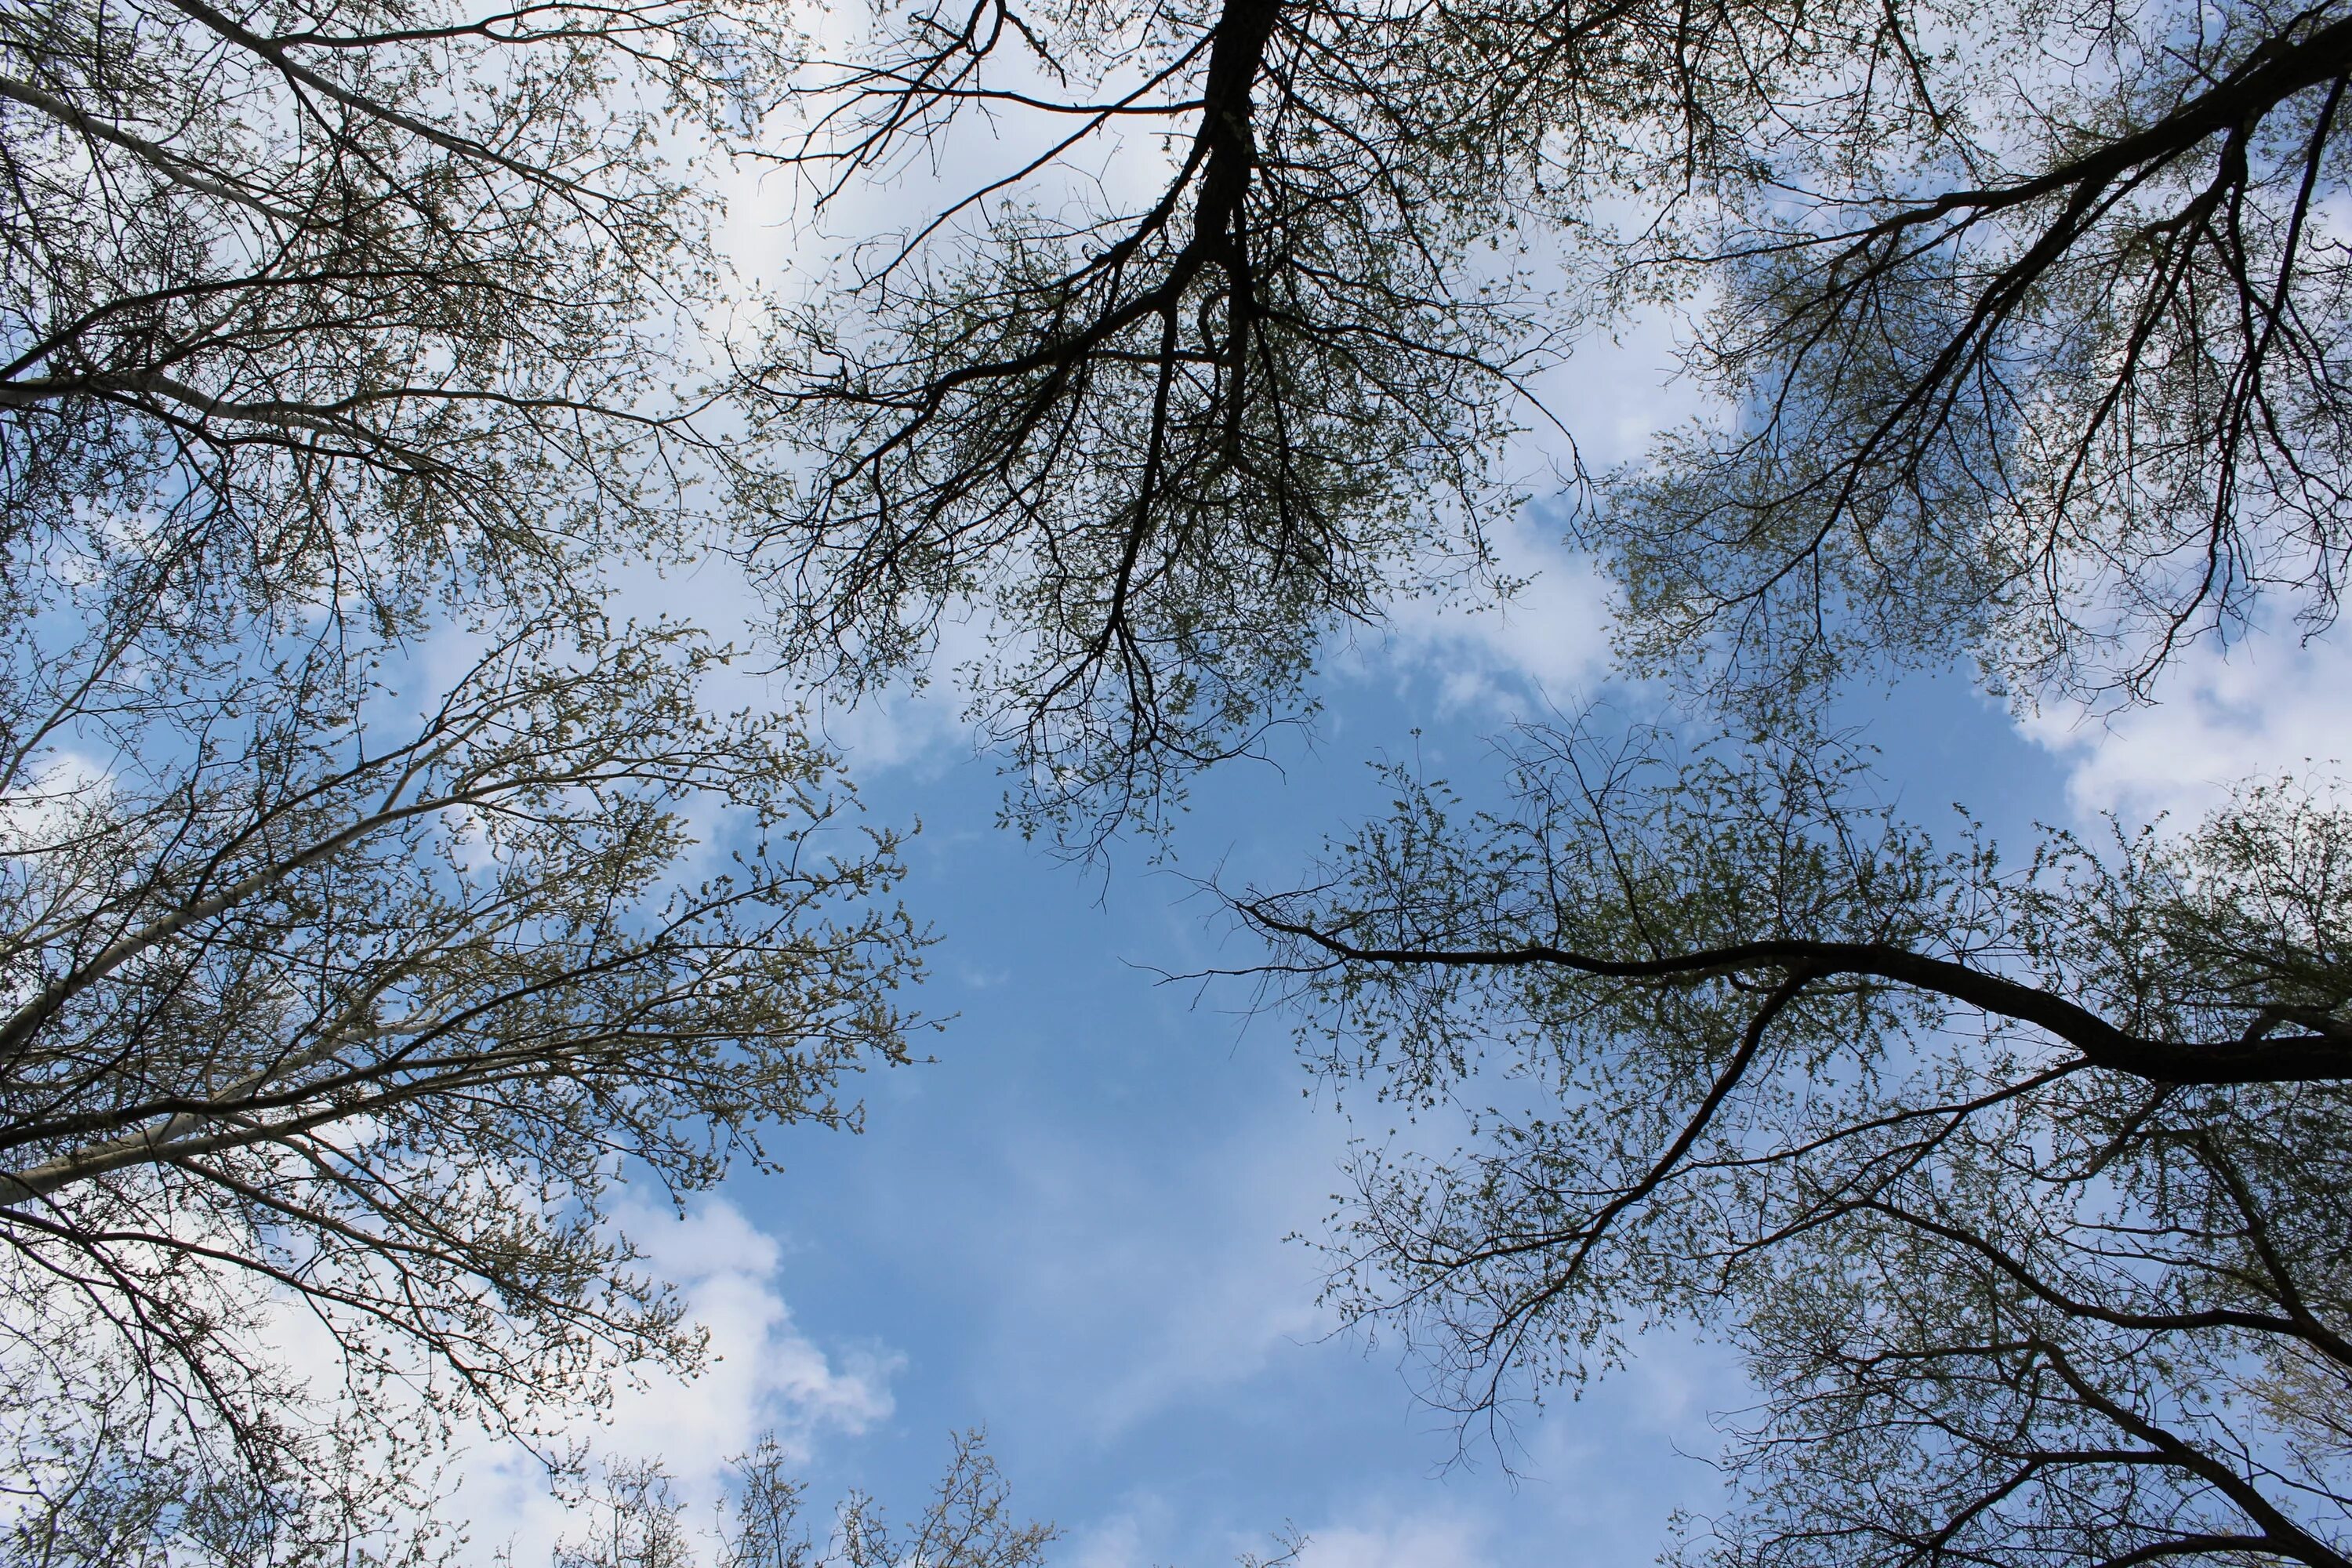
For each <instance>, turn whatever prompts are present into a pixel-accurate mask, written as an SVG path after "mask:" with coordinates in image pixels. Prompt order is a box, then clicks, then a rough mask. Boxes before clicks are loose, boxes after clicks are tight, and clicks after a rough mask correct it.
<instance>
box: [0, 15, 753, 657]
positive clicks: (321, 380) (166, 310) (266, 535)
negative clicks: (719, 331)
mask: <svg viewBox="0 0 2352 1568" xmlns="http://www.w3.org/2000/svg"><path fill="white" fill-rule="evenodd" d="M785 42H786V35H784V34H783V33H782V31H781V30H780V29H779V27H778V26H777V19H776V18H775V17H774V16H772V14H771V13H770V12H769V11H768V10H767V9H766V8H763V7H761V6H758V5H751V6H747V7H742V8H730V7H729V6H727V5H701V4H671V3H667V0H654V3H651V4H644V5H619V6H612V5H565V4H557V5H536V4H534V5H521V6H499V5H489V6H478V7H467V6H463V5H439V4H436V5H407V4H377V3H374V0H350V3H341V0H338V3H336V4H333V5H315V6H306V5H278V4H266V5H252V6H246V7H242V8H231V9H229V10H223V9H220V8H216V7H215V6H214V5H209V4H206V3H205V0H157V3H153V4H150V3H148V0H127V3H126V0H87V3H81V0H78V3H75V4H68V5H43V6H39V7H34V8H29V9H28V8H23V7H19V8H17V9H16V10H13V11H11V12H10V13H9V15H8V16H6V17H5V19H0V169H4V170H5V191H6V195H5V201H6V203H7V212H8V222H7V224H6V225H5V235H6V237H5V240H4V241H0V244H5V247H6V254H7V257H8V264H7V267H6V268H5V277H6V282H5V286H0V345H5V365H0V433H5V448H4V449H0V495H5V504H6V507H7V515H8V524H7V531H6V535H5V537H6V539H7V541H8V543H9V549H10V551H11V556H12V559H13V560H16V561H18V562H22V563H26V566H29V564H30V563H32V562H35V561H38V562H41V563H43V564H44V565H45V566H46V567H47V569H49V570H52V571H56V572H69V573H71V574H76V575H78V576H85V577H86V576H90V575H99V574H119V575H125V576H129V577H132V578H136V579H138V580H137V581H135V582H133V583H132V584H130V589H131V592H133V593H134V594H136V595H139V596H140V597H141V600H142V602H143V601H146V600H152V601H158V602H160V603H167V604H168V605H169V606H170V613H171V615H172V616H173V619H174V620H176V621H180V622H185V621H187V620H189V619H190V618H192V617H194V616H198V615H199V613H200V612H204V611H211V612H214V613H215V616H221V615H226V616H235V615H238V614H245V613H249V612H253V611H257V610H259V611H268V610H273V609H275V610H280V611H283V612H285V613H290V614H295V615H299V614H302V613H304V611H305V610H306V609H309V608H314V607H316V606H318V605H331V606H333V607H334V609H335V610H336V611H337V612H338V614H339V615H340V616H342V617H344V618H346V619H350V620H354V621H356V622H357V624H358V625H359V626H360V628H361V629H362V631H366V630H369V629H371V628H373V626H375V625H377V624H378V623H381V624H383V625H384V626H397V627H400V628H403V629H407V630H414V629H415V627H416V626H418V625H419V624H420V617H421V616H424V615H425V613H426V612H427V611H428V610H429V609H430V608H431V606H432V605H433V603H434V600H435V598H436V596H437V595H447V596H449V597H450V598H452V599H454V600H455V601H457V602H458V603H460V604H463V605H472V606H476V607H478V606H480V605H483V604H484V603H485V602H486V601H488V600H493V599H502V598H507V597H512V596H521V597H524V598H528V597H529V596H530V595H532V594H541V595H543V594H544V593H545V592H546V591H547V590H548V589H549V588H550V586H551V584H558V583H562V582H564V581H566V580H568V579H572V578H574V577H576V576H577V574H580V573H581V572H583V571H585V570H588V569H589V567H590V566H591V564H592V563H593V562H594V561H595V560H596V559H597V558H599V557H600V556H602V555H603V554H604V553H605V552H610V551H612V550H614V549H616V548H635V549H645V548H653V549H656V550H668V551H677V550H680V549H684V548H687V547H688V546H690V545H698V544H699V543H701V542H702V541H701V540H699V538H698V532H699V531H700V530H701V528H702V527H703V524H704V521H705V519H706V514H707V513H708V512H709V510H710V509H711V507H712V506H714V505H717V504H722V503H723V502H724V499H725V498H724V496H723V495H717V494H715V492H714V489H713V487H719V488H723V486H724V485H725V484H726V483H727V482H728V481H729V480H730V477H731V478H732V479H743V478H744V477H745V476H744V469H743V465H742V463H741V462H740V459H737V460H732V461H730V459H729V458H728V456H727V454H728V450H729V449H728V448H725V447H722V446H720V445H719V444H716V443H714V442H713V441H711V440H710V439H709V437H707V436H706V435H705V433H704V432H703V431H702V430H701V429H700V428H699V427H698V426H697V425H696V424H695V423H694V417H695V416H696V414H697V411H698V408H701V409H703V410H704V411H705V412H707V411H708V410H707V407H706V406H705V405H707V401H708V400H707V397H706V396H705V395H701V394H697V393H694V392H692V391H690V390H688V391H685V392H680V391H678V390H677V389H676V386H675V384H676V383H677V382H679V381H681V380H685V381H689V382H690V381H691V380H693V379H696V378H695V376H694V375H693V374H692V373H693V372H694V369H695V364H696V361H697V357H698V353H699V352H700V350H699V345H698V342H697V341H696V338H695V335H694V324H695V321H696V318H697V316H698V314H699V313H701V312H704V311H708V310H717V309H719V303H720V296H719V293H718V291H717V283H718V279H717V276H716V273H715V271H714V266H715V264H714V262H713V260H712V258H711V255H710V252H709V245H708V224H709V217H710V216H711V212H712V209H713V201H712V198H711V196H710V195H709V191H708V190H707V189H706V188H704V187H703V186H702V185H701V184H699V183H698V180H697V178H696V177H695V175H696V171H695V170H694V169H693V168H692V166H691V165H690V164H689V166H688V168H687V170H686V171H685V172H684V174H680V173H679V172H677V171H676V170H673V169H669V168H666V167H665V165H664V158H663V155H662V153H663V149H662V145H661V142H662V138H663V137H664V135H665V134H666V133H667V134H668V135H669V137H670V140H671V143H672V145H673V146H674V147H677V149H678V150H680V151H683V152H684V153H688V155H689V156H691V155H692V154H693V153H695V151H696V149H695V147H694V146H693V144H692V142H691V141H690V140H688V139H687V138H685V137H682V136H681V135H680V134H679V132H681V131H683V132H688V133H691V132H696V131H698V132H699V133H700V134H701V135H702V136H703V137H704V139H705V140H706V141H709V139H711V138H723V137H725V136H727V135H729V134H730V133H732V132H736V131H739V130H740V129H741V128H742V127H743V126H744V125H745V124H746V123H748V122H749V121H751V119H752V118H754V117H755V116H756V115H757V113H758V112H759V111H760V110H762V109H763V108H764V107H765V106H766V102H767V100H768V97H769V95H771V94H772V92H773V91H774V90H775V85H774V84H775V80H776V74H775V73H776V71H777V69H778V68H779V62H780V60H781V59H782V58H783V55H784V52H785ZM666 127H667V132H666ZM18 569H19V570H24V569H26V568H25V567H24V566H20V567H19V568H18ZM159 613H160V610H159ZM204 624H205V625H206V626H210V627H211V628H212V629H213V630H215V632H216V633H219V634H220V635H226V636H229V637H235V636H236V635H237V634H236V631H235V629H234V628H233V627H229V628H224V627H223V626H222V625H221V623H220V622H219V621H218V620H217V619H215V621H212V622H207V623H204Z"/></svg>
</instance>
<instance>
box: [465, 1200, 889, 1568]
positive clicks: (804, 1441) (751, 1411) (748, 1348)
mask: <svg viewBox="0 0 2352 1568" xmlns="http://www.w3.org/2000/svg"><path fill="white" fill-rule="evenodd" d="M620 1217H621V1219H622V1221H623V1223H624V1224H625V1227H626V1228H627V1229H628V1231H629V1233H630V1234H631V1235H632V1236H633V1237H636V1238H637V1241H638V1243H639V1245H640V1246H641V1247H644V1249H645V1251H646V1257H647V1261H648V1263H649V1264H650V1266H651V1267H652V1268H653V1269H654V1270H655V1271H656V1272H657V1273H659V1274H661V1275H663V1276H664V1277H666V1278H667V1279H670V1280H672V1281H673V1282H675V1283H676V1284H677V1287H678V1289H679V1291H680V1293H681V1294H682V1295H683V1296H684V1298H685V1300H686V1301H687V1304H688V1310H689V1311H690V1313H691V1315H692V1316H693V1318H694V1319H695V1321H698V1322H699V1323H701V1324H702V1325H703V1326H705V1327H706V1328H708V1329H709V1331H710V1349H711V1354H712V1357H713V1361H712V1364H711V1366H710V1368H709V1371H707V1372H706V1373H704V1374H703V1375H702V1376H701V1377H699V1378H697V1379H695V1380H692V1381H690V1382H688V1381H682V1380H680V1379H677V1378H659V1379H648V1380H646V1381H645V1382H643V1383H641V1384H636V1385H634V1386H629V1387H625V1388H623V1389H621V1390H619V1391H618V1392H616V1393H615V1394H614V1400H613V1407H612V1410H611V1412H610V1415H609V1418H608V1420H607V1421H606V1422H604V1424H603V1425H602V1426H599V1427H596V1428H593V1429H589V1430H583V1432H582V1433H581V1434H580V1436H583V1437H585V1438H587V1439H588V1440H589V1441H590V1442H591V1444H592V1445H593V1449H594V1452H595V1453H596V1454H597V1455H599V1456H600V1457H603V1458H607V1459H623V1460H625V1459H656V1458H657V1459H660V1460H661V1461H662V1462H663V1463H664V1464H665V1465H666V1466H667V1468H668V1469H669V1471H670V1474H671V1475H672V1477H673V1478H674V1479H676V1481H677V1490H678V1493H679V1495H680V1496H682V1497H683V1498H685V1499H686V1500H687V1502H688V1505H689V1511H688V1517H689V1518H690V1519H693V1520H695V1521H698V1522H699V1521H705V1520H708V1519H709V1517H710V1515H711V1510H712V1508H713V1507H714V1506H715V1505H716V1503H717V1501H718V1500H719V1494H720V1491H721V1489H722V1487H723V1485H724V1482H725V1479H726V1468H727V1461H728V1459H729V1458H731V1457H732V1456H734V1455H736V1454H740V1453H741V1452H742V1451H744V1450H745V1449H746V1448H749V1447H751V1445H752V1443H754V1442H755V1441H756V1440H757V1439H758V1438H759V1436H760V1435H761V1433H762V1432H767V1431H773V1432H774V1433H775V1435H776V1436H777V1439H778V1441H779V1442H780V1443H782V1446H783V1447H784V1448H785V1449H786V1450H787V1451H788V1452H791V1453H793V1454H795V1455H796V1456H800V1457H805V1456H806V1455H807V1454H808V1453H809V1451H810V1449H811V1447H812V1446H813V1445H814V1443H815V1442H817V1441H818V1440H819V1439H820V1438H821V1437H823V1436H827V1435H842V1436H854V1435H856V1434H857V1433H859V1432H862V1431H864V1430H866V1428H867V1427H868V1426H872V1425H873V1424H875V1423H876V1422H877V1421H880V1420H882V1419H884V1418H885V1417H887V1415H889V1414H890V1411H891V1405H892V1402H891V1395H890V1389H889V1380H890V1377H891V1375H892V1374H893V1373H895V1372H896V1371H897V1370H898V1360H897V1358H895V1357H887V1356H881V1355H877V1354H874V1353H872V1352H845V1353H840V1354H828V1353H827V1352H826V1351H825V1350H824V1349H823V1348H822V1347H820V1346H819V1345H817V1344H816V1343H815V1342H814V1341H812V1340H811V1339H810V1338H809V1337H808V1336H807V1335H806V1334H804V1333H803V1332H802V1331H800V1329H799V1328H798V1327H797V1326H796V1325H795V1324H794V1323H793V1316H792V1311H791V1309H790V1308H789V1307H787V1306H786V1305H785V1303H784V1300H783V1297H782V1294H781V1292H780V1291H779V1289H778V1286H777V1277H778V1275H779V1273H780V1272H781V1263H782V1248H781V1247H779V1246H778V1244H777V1242H776V1240H775V1238H774V1237H771V1236H769V1235H767V1234H766V1233H764V1232H762V1231H761V1230H760V1229H759V1228H758V1227H757V1226H753V1225H752V1224H751V1221H750V1220H749V1219H747V1218H746V1217H745V1216H744V1215H743V1213H742V1211H740V1209H738V1208H736V1207H735V1206H734V1205H732V1204H730V1203H728V1202H727V1201H726V1200H725V1199H723V1198H713V1199H710V1200H708V1201H707V1202H705V1203H703V1204H702V1205H699V1206H698V1207H697V1208H696V1209H695V1210H694V1211H693V1212H692V1213H691V1214H689V1215H688V1216H687V1217H686V1218H685V1219H683V1220H680V1219H677V1218H676V1217H675V1216H673V1215H669V1214H667V1212H656V1211H653V1210H650V1209H646V1208H636V1209H634V1210H631V1211H628V1212H625V1213H624V1214H623V1215H621V1216H620ZM457 1468H458V1476H459V1479H458V1481H457V1488H456V1489H455V1491H454V1492H453V1493H452V1495H451V1497H450V1499H449V1501H448V1503H447V1505H446V1509H445V1510H444V1514H445V1517H446V1518H449V1519H453V1520H463V1521H467V1531H468V1534H469V1535H470V1537H471V1544H472V1548H473V1550H474V1552H476V1554H477V1555H478V1560H479V1561H481V1562H483V1563H488V1562H491V1561H492V1560H493V1559H494V1556H495V1555H496V1554H498V1553H500V1552H508V1553H510V1554H511V1560H512V1561H513V1562H515V1563H543V1562H545V1561H547V1558H548V1553H549V1551H550V1549H551V1547H552V1546H553V1545H554V1543H555V1542H556V1540H557V1538H558V1537H559V1536H561V1535H562V1534H563V1533H564V1532H565V1531H566V1530H567V1529H570V1530H572V1531H574V1532H576V1531H577V1529H578V1525H577V1522H576V1521H574V1520H572V1519H571V1518H569V1517H568V1516H567V1515H566V1513H565V1510H564V1509H563V1507H562V1504H561V1503H560V1502H558V1501H557V1500H556V1499H555V1498H554V1497H553V1496H552V1495H551V1493H550V1491H549V1488H548V1479H547V1475H546V1472H545V1471H544V1470H543V1469H542V1468H541V1467H540V1465H539V1463H538V1462H537V1461H536V1460H534V1459H533V1458H531V1457H530V1455H529V1454H526V1453H524V1452H522V1451H521V1450H520V1448H519V1447H514V1446H512V1445H508V1444H486V1445H483V1446H481V1447H478V1448H476V1449H475V1450H473V1451H472V1452H469V1453H468V1454H467V1455H466V1456H464V1458H462V1459H461V1461H460V1463H459V1465H458V1467H457Z"/></svg>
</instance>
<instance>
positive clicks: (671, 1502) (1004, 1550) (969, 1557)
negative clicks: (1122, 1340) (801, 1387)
mask: <svg viewBox="0 0 2352 1568" xmlns="http://www.w3.org/2000/svg"><path fill="white" fill-rule="evenodd" d="M789 1466H790V1460H789V1458H788V1457H787V1455H786V1454H785V1452H784V1450H783V1448H782V1447H781V1446H780V1445H779V1444H778V1443H777V1442H776V1439H775V1437H774V1436H773V1434H770V1435H769V1436H764V1437H762V1438H761V1440H760V1441H759V1442H758V1443H757V1444H755V1445H753V1447H751V1451H750V1452H748V1453H745V1454H740V1455H738V1456H737V1457H736V1458H734V1459H733V1460H732V1461H730V1468H732V1470H733V1478H732V1481H733V1484H732V1486H731V1487H730V1495H729V1497H728V1499H727V1500H726V1501H725V1502H724V1503H723V1504H722V1505H721V1507H720V1512H719V1521H718V1529H717V1530H716V1531H715V1532H712V1533H710V1534H703V1533H702V1532H698V1531H694V1530H692V1529H691V1528H690V1527H689V1526H688V1523H687V1521H686V1512H687V1510H686V1506H685V1504H684V1503H682V1502H681V1501H680V1500H678V1498H677V1495H676V1492H675V1490H674V1489H673V1488H672V1486H671V1483H670V1480H669V1477H668V1473H667V1471H666V1470H665V1469H664V1468H662V1466H661V1465H660V1464H659V1463H658V1462H653V1463H646V1464H635V1465H621V1466H616V1467H614V1468H612V1469H611V1470H610V1471H609V1472H608V1473H607V1475H606V1478H605V1482H604V1493H603V1496H602V1498H601V1499H599V1500H597V1501H596V1503H595V1504H593V1505H592V1510H593V1511H594V1512H596V1513H598V1514H601V1515H602V1517H601V1518H599V1519H598V1520H597V1521H596V1523H595V1524H594V1526H593V1528H592V1529H591V1531H590V1533H589V1535H588V1537H587V1539H586V1541H585V1542H584V1543H583V1544H582V1545H580V1546H565V1547H561V1548H559V1549H558V1550H557V1552H556V1556H555V1561H556V1568H689V1565H691V1564H693V1563H700V1562H707V1561H715V1562H716V1563H719V1564H721V1565H723V1568H895V1565H897V1564H899V1563H924V1564H926V1565H928V1568H1040V1565H1041V1564H1042V1563H1044V1562H1045V1548H1046V1547H1047V1546H1049V1545H1051V1544H1052V1543H1053V1542H1054V1540H1055V1537H1056V1536H1057V1535H1058V1534H1059V1533H1060V1532H1059V1531H1056V1530H1055V1528H1054V1526H1052V1525H1050V1524H1041V1523H1038V1522H1036V1521H1028V1522H1019V1521H1016V1519H1015V1517H1014V1515H1013V1513H1012V1512H1011V1511H1010V1509H1011V1502H1012V1489H1011V1488H1010V1487H1009V1486H1008V1485H1007V1484H1006V1482H1005V1479H1004V1476H1003V1472H1002V1471H1001V1470H999V1469H998V1468H997V1465H996V1461H995V1459H994V1458H992V1457H991V1456H990V1454H989V1452H988V1449H987V1446H986V1436H985V1434H983V1433H981V1432H977V1431H973V1432H960V1433H958V1434H956V1436H955V1456H954V1458H952V1459H951V1460H950V1462H949V1465H948V1469H947V1473H946V1474H945V1475H944V1476H942V1477H941V1478H940V1482H939V1485H938V1487H937V1489H935V1490H934V1492H933V1494H932V1497H931V1500H930V1501H929V1503H928V1504H926V1505H925V1507H924V1509H923V1511H922V1514H921V1516H920V1518H919V1520H918V1521H916V1523H915V1525H914V1527H913V1529H912V1530H911V1531H908V1532H906V1533H904V1534H901V1533H900V1532H899V1531H896V1530H894V1529H893V1528H892V1527H891V1525H890V1522H889V1519H888V1517H887V1514H886V1513H885V1512H884V1510H883V1509H882V1508H881V1506H880V1505H879V1504H877V1502H876V1501H875V1500H874V1499H873V1498H872V1497H870V1496H868V1495H866V1493H863V1492H852V1493H850V1494H849V1495H848V1496H847V1497H846V1498H845V1499H843V1500H842V1501H841V1504H840V1506H839V1507H838V1508H837V1509H835V1513H834V1523H833V1529H832V1531H830V1533H829V1535H828V1537H827V1539H826V1540H825V1541H824V1542H822V1543H820V1542H817V1541H815V1540H814V1539H813V1538H812V1537H811V1536H810V1534H809V1531H808V1529H807V1526H806V1524H805V1522H804V1521H803V1518H802V1501H803V1498H804V1497H805V1496H806V1494H807V1489H806V1488H805V1487H804V1486H803V1485H802V1484H801V1483H800V1482H798V1481H796V1480H794V1479H792V1478H791V1475H790V1473H789ZM705 1548H709V1551H708V1552H706V1551H705V1550H704V1549H705Z"/></svg>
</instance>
